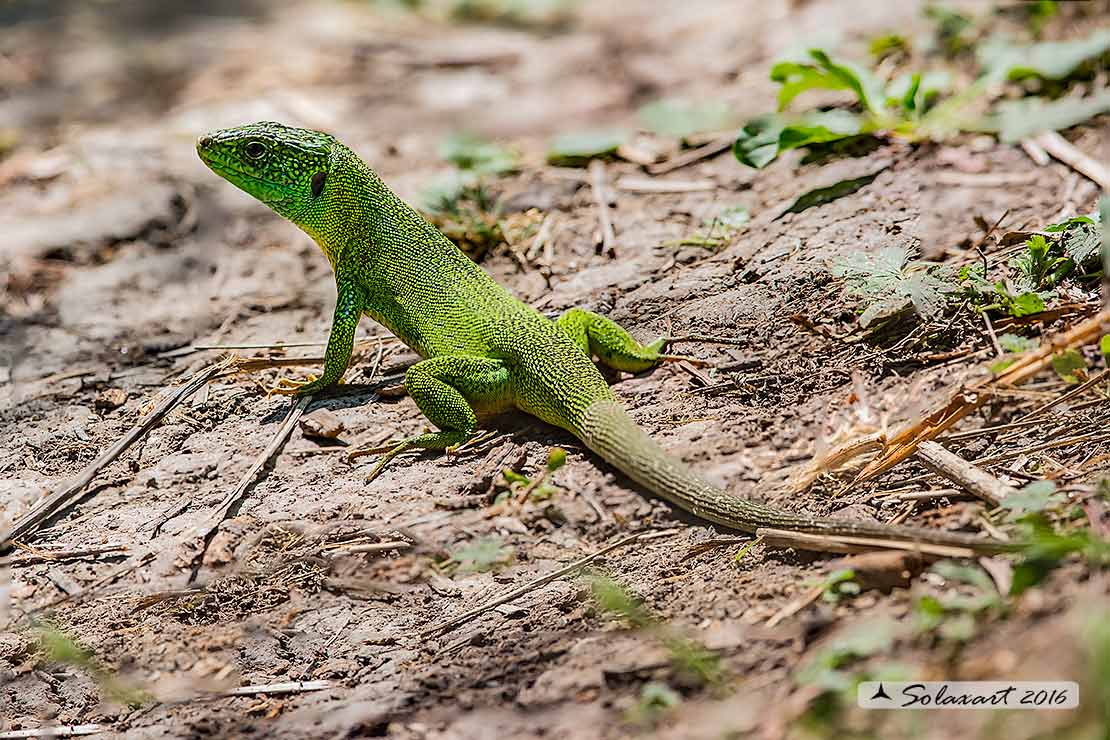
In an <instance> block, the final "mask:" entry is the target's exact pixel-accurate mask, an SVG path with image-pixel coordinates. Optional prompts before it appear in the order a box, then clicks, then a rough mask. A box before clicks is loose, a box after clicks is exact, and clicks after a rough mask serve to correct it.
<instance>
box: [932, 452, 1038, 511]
mask: <svg viewBox="0 0 1110 740" xmlns="http://www.w3.org/2000/svg"><path fill="white" fill-rule="evenodd" d="M915 456H916V457H917V459H918V460H920V461H921V462H923V463H925V467H927V468H929V469H930V470H932V471H933V472H935V473H937V474H939V475H942V476H944V477H945V478H947V479H948V480H950V481H952V482H953V483H955V484H956V485H958V486H960V487H961V488H963V489H964V490H966V491H967V492H968V493H971V494H973V495H975V496H976V497H978V498H981V499H982V500H984V501H986V502H987V503H988V504H990V505H991V506H998V505H999V504H1000V503H1001V502H1002V500H1003V499H1005V498H1006V497H1007V496H1009V495H1011V494H1014V493H1017V489H1016V488H1014V487H1013V486H1008V485H1006V484H1005V483H1003V482H1002V481H1000V480H998V478H995V477H994V476H993V475H991V474H990V473H988V472H987V471H985V470H983V469H982V468H979V467H976V466H975V464H974V463H970V462H968V461H967V460H964V459H963V458H962V457H960V456H959V455H957V454H956V453H954V452H951V451H950V450H947V449H945V448H944V447H942V446H941V445H939V444H937V443H936V442H932V441H928V442H922V443H921V444H920V445H919V446H918V448H917V452H916V453H915Z"/></svg>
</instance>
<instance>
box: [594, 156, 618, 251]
mask: <svg viewBox="0 0 1110 740" xmlns="http://www.w3.org/2000/svg"><path fill="white" fill-rule="evenodd" d="M590 187H591V188H593V192H594V203H596V204H597V222H598V227H599V228H600V230H601V250H602V253H603V254H604V255H605V256H606V257H615V256H616V253H617V251H616V241H617V235H616V234H615V233H613V221H612V218H611V217H610V215H609V198H608V195H607V193H606V192H605V163H604V162H602V161H601V160H600V159H593V160H590Z"/></svg>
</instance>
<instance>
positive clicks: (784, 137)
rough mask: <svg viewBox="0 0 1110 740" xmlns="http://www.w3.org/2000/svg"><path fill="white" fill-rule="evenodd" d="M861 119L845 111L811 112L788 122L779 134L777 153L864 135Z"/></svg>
mask: <svg viewBox="0 0 1110 740" xmlns="http://www.w3.org/2000/svg"><path fill="white" fill-rule="evenodd" d="M863 124H864V122H863V118H861V117H860V116H858V115H856V114H855V113H851V112H849V111H845V110H829V111H812V112H810V113H804V114H802V115H801V116H799V117H797V118H794V119H792V120H791V121H788V122H787V123H786V124H785V125H784V126H783V128H782V131H781V132H780V133H779V139H778V145H779V153H782V152H785V151H787V150H788V149H796V148H798V147H802V146H810V145H813V144H828V143H831V142H834V141H842V140H844V139H848V138H851V137H853V136H859V135H860V134H863V133H865V131H864V125H863Z"/></svg>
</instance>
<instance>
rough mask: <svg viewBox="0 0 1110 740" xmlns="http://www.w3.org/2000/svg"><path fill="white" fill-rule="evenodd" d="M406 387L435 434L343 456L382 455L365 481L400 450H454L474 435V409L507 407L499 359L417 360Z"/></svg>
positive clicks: (507, 382)
mask: <svg viewBox="0 0 1110 740" xmlns="http://www.w3.org/2000/svg"><path fill="white" fill-rule="evenodd" d="M405 387H406V389H407V390H408V393H409V396H411V397H412V400H413V401H415V402H416V405H417V406H419V407H420V410H421V411H422V412H423V413H424V416H426V417H428V421H430V422H432V423H433V424H434V425H435V426H436V427H438V431H434V432H425V433H423V434H416V435H413V436H411V437H407V438H405V439H401V440H393V441H390V442H388V443H386V444H385V445H380V446H376V447H372V448H367V449H359V450H353V451H352V452H351V453H350V454H349V455H348V456H347V457H348V459H349V460H352V459H355V458H358V457H362V456H364V455H372V454H376V453H383V454H382V457H381V458H380V459H379V460H378V462H377V463H376V464H375V465H374V467H373V469H371V471H370V473H369V474H368V475H367V478H366V480H367V482H369V481H372V480H373V479H374V478H376V477H377V476H378V474H379V473H381V471H382V470H383V469H384V468H385V466H386V465H388V464H389V463H390V462H391V461H392V460H393V459H394V458H396V457H397V456H398V455H400V454H401V453H403V452H407V451H409V450H444V451H446V452H448V453H451V452H454V451H456V450H457V449H458V448H459V447H461V446H462V445H463V444H465V443H466V442H468V441H470V440H471V439H473V438H474V436H475V434H476V433H477V432H478V416H477V414H476V413H475V407H477V408H479V409H481V410H483V411H485V410H494V409H500V408H505V407H508V406H509V405H510V404H511V403H512V385H511V382H510V379H509V371H508V368H506V367H505V365H504V364H503V363H502V362H501V361H500V360H492V359H489V358H486V357H472V356H467V355H445V356H441V357H432V358H429V359H427V360H424V361H422V362H418V363H416V364H415V365H413V366H412V367H410V368H409V369H408V372H406V373H405Z"/></svg>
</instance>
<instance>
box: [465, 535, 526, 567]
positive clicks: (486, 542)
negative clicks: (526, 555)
mask: <svg viewBox="0 0 1110 740" xmlns="http://www.w3.org/2000/svg"><path fill="white" fill-rule="evenodd" d="M512 556H513V549H512V548H511V547H505V546H504V545H503V544H502V542H501V540H499V539H496V538H493V537H487V538H484V539H480V540H477V541H475V542H472V543H470V544H468V545H466V546H465V547H463V548H460V549H459V550H457V551H455V552H454V553H452V555H451V560H452V561H453V562H455V563H458V565H459V570H460V571H461V572H463V573H478V572H484V571H487V570H493V569H494V568H496V567H497V566H499V565H503V564H505V563H507V562H508V561H509V560H511V559H512Z"/></svg>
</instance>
